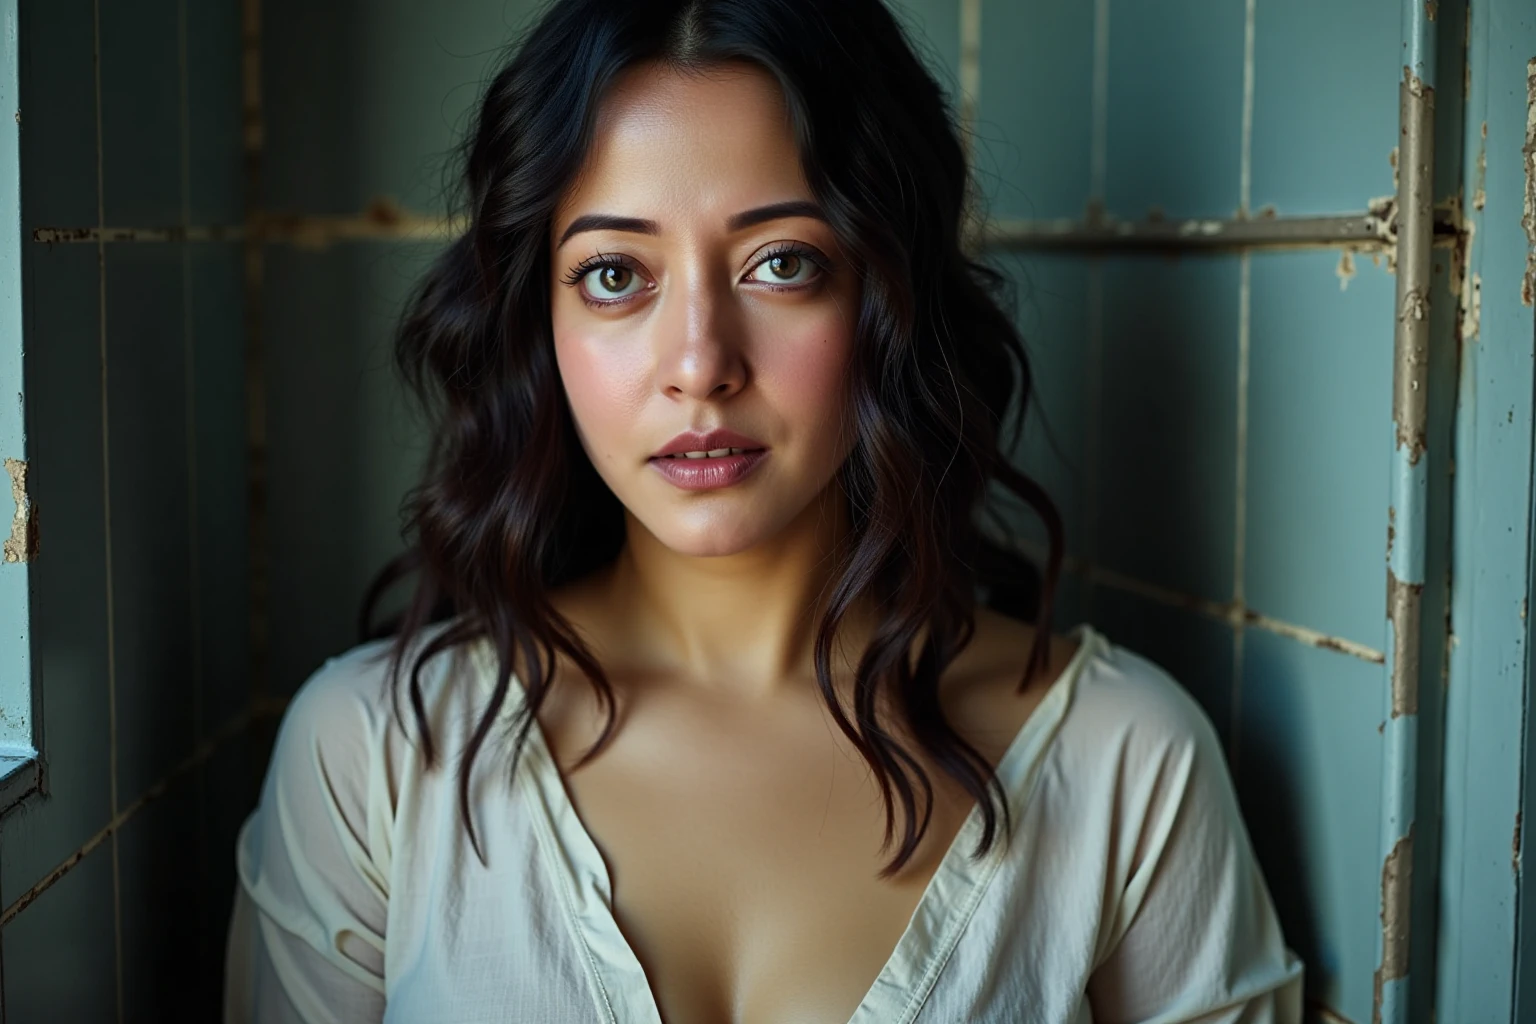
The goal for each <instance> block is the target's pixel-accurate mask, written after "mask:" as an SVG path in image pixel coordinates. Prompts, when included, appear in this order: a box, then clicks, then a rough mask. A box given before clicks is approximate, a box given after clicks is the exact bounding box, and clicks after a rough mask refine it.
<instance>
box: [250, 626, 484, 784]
mask: <svg viewBox="0 0 1536 1024" xmlns="http://www.w3.org/2000/svg"><path fill="white" fill-rule="evenodd" d="M446 629H447V625H446V624H441V623H439V624H434V625H433V626H430V627H428V628H427V629H425V630H423V631H422V632H421V633H420V634H418V635H417V636H416V637H413V638H412V639H411V640H410V642H408V643H407V644H406V645H405V646H404V648H403V649H402V650H401V651H400V652H399V657H398V659H397V658H396V643H395V641H394V639H393V638H387V639H382V640H374V641H370V642H368V643H363V644H359V645H357V646H355V647H352V648H351V649H349V650H346V651H344V652H342V653H340V654H337V655H335V656H333V657H330V658H327V659H326V660H325V662H324V664H322V665H321V666H320V667H319V668H317V669H316V670H315V671H314V672H312V673H311V674H310V676H309V677H308V678H307V679H306V680H305V681H304V682H303V683H302V684H301V685H300V686H299V688H298V689H297V690H296V691H295V692H294V695H293V698H292V700H291V701H290V702H289V704H288V707H287V709H286V710H285V711H284V714H283V722H282V725H281V727H280V728H279V731H278V738H277V744H276V747H275V749H274V753H273V762H274V766H277V765H278V763H279V760H280V759H281V758H283V757H297V758H299V759H301V760H304V761H309V760H311V759H312V758H318V759H319V760H320V761H321V762H322V763H326V762H329V763H338V762H354V763H355V762H356V761H357V760H358V759H360V758H368V757H369V756H370V752H371V751H373V750H376V749H377V748H379V747H381V746H396V745H399V744H398V741H400V740H406V741H407V742H406V743H405V744H403V746H410V745H412V744H411V743H410V737H411V736H412V735H414V733H415V726H414V720H415V714H414V707H415V701H413V699H412V694H411V689H412V684H413V679H414V681H415V687H416V689H417V691H418V693H419V695H420V698H421V699H420V705H421V708H422V710H423V711H424V712H425V713H426V717H427V722H428V725H429V726H431V725H435V724H437V723H439V722H441V721H443V720H444V719H445V718H447V717H449V715H450V714H451V711H452V709H453V707H454V706H457V705H461V704H467V703H471V702H473V701H474V700H475V697H476V696H477V694H473V693H470V692H468V691H470V690H472V689H474V687H473V686H472V685H470V684H471V683H472V682H473V679H474V678H475V669H476V658H477V657H478V648H477V645H476V644H475V643H473V642H471V643H467V644H458V645H447V646H443V647H442V648H441V649H435V647H434V642H435V641H436V640H438V639H439V638H440V637H441V636H442V634H443V633H444V632H445V630H446ZM423 655H425V657H423Z"/></svg>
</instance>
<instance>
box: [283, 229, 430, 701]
mask: <svg viewBox="0 0 1536 1024" xmlns="http://www.w3.org/2000/svg"><path fill="white" fill-rule="evenodd" d="M435 252H436V246H427V245H398V246H388V245H377V244H372V245H344V246H338V247H336V248H334V249H331V250H328V251H326V252H321V253H314V252H304V251H300V250H295V249H291V248H287V247H272V248H269V249H268V252H267V291H266V295H267V304H266V309H265V312H264V313H263V325H264V328H265V345H266V352H267V373H268V378H267V403H268V404H267V410H268V411H267V433H268V452H267V466H268V502H269V506H268V509H269V518H268V524H269V530H270V541H269V545H270V546H269V552H270V572H271V576H270V581H271V603H270V610H271V632H270V635H271V637H272V648H271V679H272V685H273V687H274V689H276V690H278V691H279V692H288V691H291V690H292V689H293V688H294V687H295V686H297V685H298V684H299V683H300V682H302V681H303V680H304V678H305V677H306V676H308V674H309V673H310V672H311V671H313V670H314V669H315V668H316V667H317V666H318V665H319V664H320V662H321V660H322V659H323V658H325V657H326V656H328V655H331V654H335V653H337V652H338V651H340V650H342V649H344V648H346V647H349V646H351V645H352V644H353V643H355V642H356V639H357V616H358V610H359V604H360V601H361V599H362V596H363V593H364V591H365V590H366V589H367V585H368V583H369V582H370V581H371V580H372V578H373V577H374V575H375V574H376V573H377V572H378V570H379V569H380V568H382V567H383V565H384V563H385V562H386V561H387V559H388V558H389V557H391V556H392V555H393V554H394V553H396V552H398V551H399V550H400V548H401V540H400V515H399V508H400V503H401V499H402V497H403V496H404V494H405V491H406V490H407V489H408V488H409V487H411V486H412V485H413V484H414V483H415V482H416V474H417V466H418V465H419V460H420V457H421V453H422V450H423V444H424V435H423V433H422V431H421V430H420V428H419V427H417V426H416V425H415V424H414V423H413V421H412V419H411V418H410V407H409V405H408V403H407V402H406V400H405V398H404V396H403V394H402V392H401V390H400V388H399V386H398V384H397V382H396V379H395V376H394V373H393V364H392V361H391V353H392V345H393V337H394V327H395V323H396V319H397V317H398V315H399V312H400V310H401V308H402V306H403V304H404V301H405V297H406V295H407V294H408V292H409V290H410V288H411V287H412V286H413V284H414V283H415V281H416V279H417V277H418V276H419V275H420V274H421V273H422V272H423V271H424V270H425V269H426V266H427V262H426V261H427V260H428V259H429V258H430V257H431V255H432V254H434V253H435Z"/></svg>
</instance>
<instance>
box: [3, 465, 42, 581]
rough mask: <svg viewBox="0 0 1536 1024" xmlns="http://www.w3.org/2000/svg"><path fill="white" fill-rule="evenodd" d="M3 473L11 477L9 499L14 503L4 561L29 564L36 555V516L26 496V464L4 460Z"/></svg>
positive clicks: (30, 500)
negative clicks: (14, 509)
mask: <svg viewBox="0 0 1536 1024" xmlns="http://www.w3.org/2000/svg"><path fill="white" fill-rule="evenodd" d="M5 471H6V472H7V473H9V474H10V476H11V499H12V500H13V501H15V502H16V512H15V514H14V515H13V516H11V535H10V536H9V537H7V538H6V539H5V544H4V551H5V560H6V561H7V562H30V561H31V560H32V559H33V558H34V557H35V556H36V555H37V516H36V515H34V513H33V509H32V499H31V498H30V497H28V495H27V464H26V463H25V462H23V461H21V460H20V459H6V460H5Z"/></svg>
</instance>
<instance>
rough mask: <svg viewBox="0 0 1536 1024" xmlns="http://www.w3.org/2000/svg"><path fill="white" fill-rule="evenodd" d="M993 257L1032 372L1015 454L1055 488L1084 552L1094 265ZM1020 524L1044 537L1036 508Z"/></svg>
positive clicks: (1025, 532)
mask: <svg viewBox="0 0 1536 1024" xmlns="http://www.w3.org/2000/svg"><path fill="white" fill-rule="evenodd" d="M992 263H993V265H994V266H996V267H997V269H998V270H1000V271H1001V272H1003V273H1004V274H1006V275H1007V279H1008V283H1009V287H1010V289H1011V291H1012V297H1013V307H1014V323H1015V324H1017V326H1018V329H1019V333H1020V335H1022V337H1023V341H1024V348H1025V358H1026V359H1027V360H1028V361H1029V371H1030V375H1031V377H1032V381H1031V388H1030V392H1031V393H1030V398H1029V405H1028V409H1029V413H1028V416H1027V418H1026V420H1025V424H1024V433H1023V436H1022V437H1021V439H1020V444H1019V449H1018V451H1017V452H1016V453H1015V455H1014V461H1015V463H1016V464H1017V465H1018V466H1019V467H1020V468H1022V469H1023V470H1024V471H1025V472H1026V473H1028V474H1029V475H1030V476H1032V477H1033V478H1034V479H1035V480H1036V481H1037V482H1038V483H1039V484H1040V485H1041V486H1042V487H1044V488H1045V489H1046V491H1047V492H1048V493H1049V494H1050V496H1051V499H1052V501H1053V502H1054V503H1055V504H1056V508H1057V510H1058V511H1059V512H1060V513H1061V516H1062V519H1063V522H1064V525H1065V529H1066V539H1067V549H1068V550H1069V551H1071V552H1073V553H1075V554H1080V555H1081V554H1085V553H1086V551H1085V547H1084V542H1085V539H1086V530H1087V523H1086V518H1085V516H1086V507H1085V504H1084V501H1085V496H1086V489H1087V484H1088V470H1089V466H1088V451H1087V448H1086V440H1087V437H1088V434H1089V423H1088V415H1089V412H1088V405H1087V396H1088V363H1087V358H1088V346H1089V341H1088V336H1087V334H1088V301H1089V300H1088V294H1089V281H1088V278H1089V273H1090V270H1089V265H1088V263H1086V262H1085V261H1083V260H1080V259H1074V258H1071V257H1059V256H1040V255H1030V256H1024V255H997V256H994V257H993V259H992ZM1015 525H1016V528H1018V529H1019V530H1020V531H1021V535H1022V536H1024V537H1027V538H1028V539H1030V540H1032V541H1034V542H1035V543H1044V541H1045V532H1044V530H1043V529H1041V527H1040V525H1039V522H1038V520H1037V519H1036V518H1035V517H1034V516H1033V515H1029V514H1024V515H1022V516H1019V517H1017V518H1016V521H1015Z"/></svg>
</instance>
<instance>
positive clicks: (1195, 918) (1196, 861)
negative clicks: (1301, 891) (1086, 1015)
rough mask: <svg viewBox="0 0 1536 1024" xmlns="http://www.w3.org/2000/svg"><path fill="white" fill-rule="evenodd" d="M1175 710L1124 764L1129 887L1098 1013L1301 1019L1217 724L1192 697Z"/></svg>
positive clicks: (1296, 982)
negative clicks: (1169, 725)
mask: <svg viewBox="0 0 1536 1024" xmlns="http://www.w3.org/2000/svg"><path fill="white" fill-rule="evenodd" d="M1181 696H1182V695H1181ZM1186 700H1187V698H1186ZM1174 717H1175V718H1177V719H1179V721H1178V722H1177V724H1176V727H1175V728H1173V729H1169V730H1167V731H1166V735H1162V736H1155V738H1154V740H1153V741H1152V742H1151V743H1143V744H1142V746H1143V747H1144V748H1147V749H1146V750H1145V756H1144V757H1138V758H1127V761H1126V763H1125V764H1124V765H1123V768H1125V769H1131V768H1132V766H1134V770H1130V771H1127V775H1128V776H1130V777H1127V778H1125V779H1124V780H1123V789H1124V790H1125V791H1126V792H1127V793H1131V794H1134V795H1133V796H1132V797H1130V798H1129V799H1128V800H1127V801H1126V802H1127V803H1130V804H1132V805H1133V806H1134V807H1135V808H1136V809H1135V810H1133V811H1127V812H1125V813H1124V814H1123V816H1122V821H1123V822H1125V823H1126V824H1127V826H1128V827H1127V830H1126V835H1124V836H1123V837H1122V843H1121V844H1120V845H1121V846H1122V847H1123V848H1124V849H1123V850H1122V851H1120V852H1119V854H1118V856H1119V857H1120V858H1121V860H1122V861H1123V867H1122V870H1121V871H1119V872H1117V876H1118V877H1119V878H1121V879H1124V885H1123V888H1122V889H1121V890H1120V892H1119V894H1118V895H1119V903H1118V906H1117V907H1114V914H1113V918H1112V921H1111V923H1110V931H1109V934H1108V935H1107V937H1106V939H1107V941H1105V942H1104V944H1103V948H1105V949H1106V953H1105V954H1104V955H1103V957H1102V959H1101V960H1100V962H1099V965H1098V967H1097V968H1096V970H1095V971H1094V972H1093V974H1092V976H1091V977H1090V979H1089V984H1088V998H1089V1003H1090V1005H1091V1006H1092V1010H1093V1019H1094V1021H1096V1022H1097V1024H1133V1022H1134V1024H1299V1022H1300V1020H1301V996H1302V966H1301V963H1300V962H1299V961H1298V960H1297V959H1296V957H1295V956H1294V955H1293V954H1292V953H1291V952H1290V951H1289V950H1288V949H1287V948H1286V946H1285V942H1284V939H1283V937H1282V935H1281V931H1280V925H1279V922H1278V920H1277V919H1276V916H1275V909H1274V904H1273V903H1272V902H1271V900H1270V896H1269V890H1268V888H1267V887H1266V886H1265V884H1264V879H1263V877H1262V875H1261V874H1260V871H1259V867H1258V863H1257V861H1256V859H1255V857H1254V855H1253V849H1252V846H1251V844H1250V842H1249V839H1248V834H1247V831H1246V829H1245V828H1244V825H1243V821H1242V817H1241V814H1240V812H1239V809H1238V804H1237V798H1236V794H1235V793H1234V790H1233V785H1232V779H1231V776H1230V774H1229V773H1228V771H1227V767H1226V760H1225V758H1224V756H1223V754H1222V751H1221V746H1220V743H1219V741H1218V740H1217V737H1216V733H1215V730H1214V729H1213V728H1212V727H1211V724H1210V721H1209V720H1208V719H1207V718H1206V717H1205V715H1204V714H1203V712H1201V711H1200V710H1199V708H1198V706H1197V705H1195V704H1194V703H1193V701H1187V704H1186V705H1185V711H1184V713H1182V714H1179V715H1177V716H1174ZM1148 731H1150V732H1152V733H1154V734H1157V733H1159V732H1162V730H1159V729H1157V728H1156V725H1155V723H1154V724H1153V725H1152V727H1151V728H1150V729H1149V730H1148Z"/></svg>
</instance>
